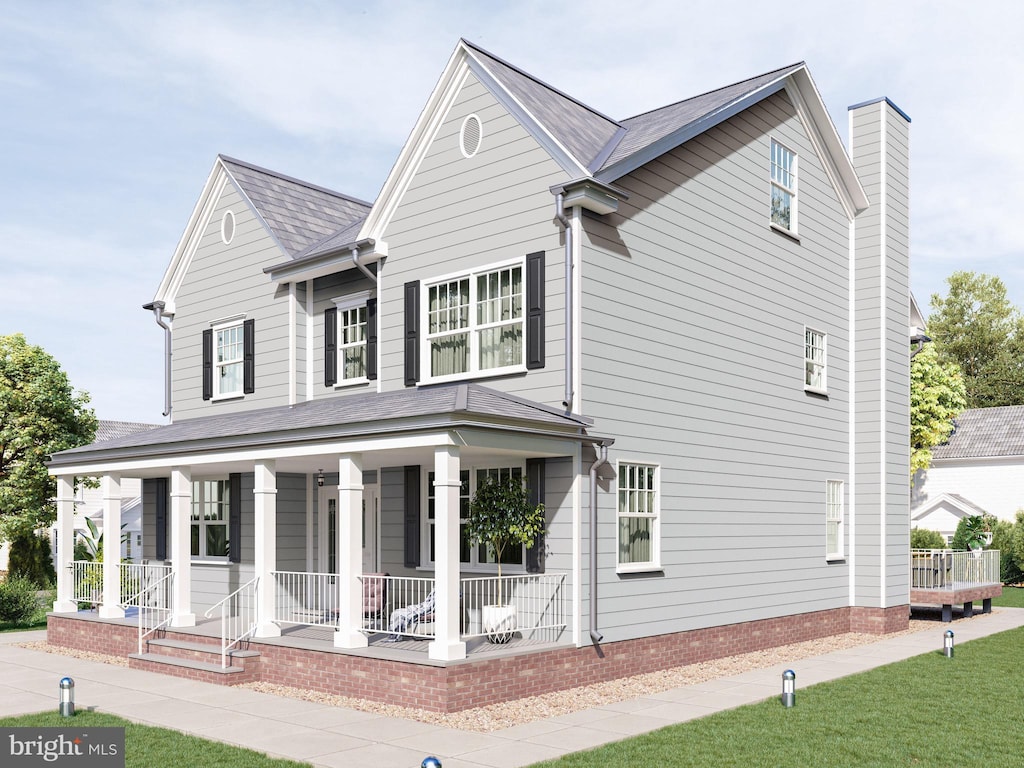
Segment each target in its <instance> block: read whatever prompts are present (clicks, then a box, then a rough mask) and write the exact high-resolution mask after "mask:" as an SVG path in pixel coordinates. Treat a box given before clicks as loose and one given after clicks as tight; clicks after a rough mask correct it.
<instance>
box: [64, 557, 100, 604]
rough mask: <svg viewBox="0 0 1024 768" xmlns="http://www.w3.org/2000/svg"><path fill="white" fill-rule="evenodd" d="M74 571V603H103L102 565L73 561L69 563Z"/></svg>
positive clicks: (85, 561) (87, 561)
mask: <svg viewBox="0 0 1024 768" xmlns="http://www.w3.org/2000/svg"><path fill="white" fill-rule="evenodd" d="M71 569H72V571H74V575H73V578H74V596H73V597H72V599H73V600H74V601H75V602H76V603H92V604H93V605H99V604H100V603H102V602H103V563H96V562H93V561H91V560H74V561H73V562H72V563H71Z"/></svg>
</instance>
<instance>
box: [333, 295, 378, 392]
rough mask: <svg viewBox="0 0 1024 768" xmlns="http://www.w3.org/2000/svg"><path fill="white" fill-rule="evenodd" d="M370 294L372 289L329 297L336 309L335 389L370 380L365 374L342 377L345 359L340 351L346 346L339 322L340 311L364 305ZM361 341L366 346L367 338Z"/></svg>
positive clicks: (340, 319)
mask: <svg viewBox="0 0 1024 768" xmlns="http://www.w3.org/2000/svg"><path fill="white" fill-rule="evenodd" d="M372 296H373V292H372V291H358V292H357V293H350V294H348V295H346V296H339V297H337V298H334V299H331V301H332V302H334V307H335V309H337V310H338V316H337V318H335V322H336V323H337V326H336V327H335V329H334V330H335V338H336V339H337V340H338V344H337V349H335V351H334V354H335V361H336V368H335V370H336V371H337V372H338V377H337V381H335V382H334V388H335V389H344V388H345V387H352V386H356V385H357V384H366V383H368V382H369V381H370V380H369V379H368V378H366V376H365V374H364V375H363V376H355V377H353V378H351V379H346V378H343V377H344V375H345V359H344V357H343V354H342V351H343V350H345V349H347V348H348V347H346V346H345V345H344V344H343V343H342V341H341V339H342V333H341V322H342V313H344V312H345V311H347V310H349V309H358V308H359V307H365V306H366V302H368V301H369V300H370V298H371V297H372ZM366 322H367V324H369V322H370V318H369V317H367V318H366ZM366 332H367V334H369V332H370V328H369V325H367V328H366ZM362 343H363V346H364V347H365V346H367V339H363V342H362ZM349 346H352V347H354V346H357V345H355V344H352V345H349ZM368 354H369V351H367V355H368ZM367 362H369V358H367Z"/></svg>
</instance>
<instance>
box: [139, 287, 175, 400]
mask: <svg viewBox="0 0 1024 768" xmlns="http://www.w3.org/2000/svg"><path fill="white" fill-rule="evenodd" d="M166 306H167V304H166V303H164V302H162V301H154V302H151V303H149V304H144V305H143V307H142V308H143V309H150V310H152V311H153V318H154V319H155V320H156V324H157V325H159V326H160V327H161V328H163V329H164V413H163V415H164V416H170V415H171V326H169V325H168V324H167V323H165V322H164V320H163V317H164V308H165V307H166Z"/></svg>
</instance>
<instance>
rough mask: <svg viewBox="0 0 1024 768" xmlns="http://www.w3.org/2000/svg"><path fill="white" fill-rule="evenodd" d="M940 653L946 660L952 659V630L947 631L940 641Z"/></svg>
mask: <svg viewBox="0 0 1024 768" xmlns="http://www.w3.org/2000/svg"><path fill="white" fill-rule="evenodd" d="M942 652H943V653H944V654H945V655H946V658H947V659H952V658H953V630H952V629H947V630H946V634H945V636H944V638H943V640H942Z"/></svg>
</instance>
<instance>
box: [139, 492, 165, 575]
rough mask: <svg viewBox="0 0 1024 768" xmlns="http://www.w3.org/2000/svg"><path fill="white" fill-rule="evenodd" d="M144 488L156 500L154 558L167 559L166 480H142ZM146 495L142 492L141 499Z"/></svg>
mask: <svg viewBox="0 0 1024 768" xmlns="http://www.w3.org/2000/svg"><path fill="white" fill-rule="evenodd" d="M142 483H143V485H144V486H148V489H149V490H150V492H152V494H153V497H154V499H155V500H156V552H155V554H154V558H155V559H157V560H166V559H167V478H166V477H157V478H154V479H151V480H143V481H142ZM145 495H146V493H145V492H143V497H145Z"/></svg>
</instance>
